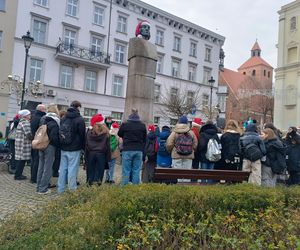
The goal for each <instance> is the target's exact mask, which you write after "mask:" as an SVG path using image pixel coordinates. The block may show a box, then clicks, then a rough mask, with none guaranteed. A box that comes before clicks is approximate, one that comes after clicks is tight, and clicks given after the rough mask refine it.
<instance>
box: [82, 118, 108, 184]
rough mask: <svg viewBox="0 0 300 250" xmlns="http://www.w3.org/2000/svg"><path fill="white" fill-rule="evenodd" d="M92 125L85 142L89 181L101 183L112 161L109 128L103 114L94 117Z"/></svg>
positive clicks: (89, 182)
mask: <svg viewBox="0 0 300 250" xmlns="http://www.w3.org/2000/svg"><path fill="white" fill-rule="evenodd" d="M91 126H92V129H90V130H88V131H87V134H86V144H85V162H86V165H87V166H86V172H87V181H88V184H89V185H92V184H94V183H97V184H98V185H101V183H102V179H103V175H104V170H105V168H108V162H110V161H111V149H110V137H109V130H108V128H107V127H106V125H105V124H104V117H103V116H102V115H101V114H96V115H94V116H93V117H92V119H91ZM106 166H107V167H106Z"/></svg>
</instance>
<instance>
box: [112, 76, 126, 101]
mask: <svg viewBox="0 0 300 250" xmlns="http://www.w3.org/2000/svg"><path fill="white" fill-rule="evenodd" d="M123 80H124V77H123V76H114V78H113V85H112V95H113V96H122V94H123Z"/></svg>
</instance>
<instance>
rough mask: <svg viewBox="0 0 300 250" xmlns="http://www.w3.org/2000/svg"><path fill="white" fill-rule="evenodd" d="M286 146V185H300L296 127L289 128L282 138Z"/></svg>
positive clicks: (299, 146)
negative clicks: (287, 174) (287, 175)
mask: <svg viewBox="0 0 300 250" xmlns="http://www.w3.org/2000/svg"><path fill="white" fill-rule="evenodd" d="M284 142H285V144H286V145H287V158H288V159H287V168H288V172H289V175H290V177H289V180H288V185H295V184H300V135H299V134H298V133H297V128H296V127H290V128H289V129H288V133H287V134H286V137H285V138H284Z"/></svg>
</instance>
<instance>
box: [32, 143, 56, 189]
mask: <svg viewBox="0 0 300 250" xmlns="http://www.w3.org/2000/svg"><path fill="white" fill-rule="evenodd" d="M55 150H56V148H55V147H54V146H52V145H50V144H49V145H48V147H47V148H46V149H45V150H44V151H42V150H40V151H39V168H38V172H37V189H36V191H37V192H41V193H44V192H47V190H48V185H49V183H50V179H51V176H52V165H53V162H54V158H55Z"/></svg>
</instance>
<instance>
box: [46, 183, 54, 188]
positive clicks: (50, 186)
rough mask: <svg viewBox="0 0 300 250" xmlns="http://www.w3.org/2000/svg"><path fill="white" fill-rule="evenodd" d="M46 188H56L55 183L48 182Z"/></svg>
mask: <svg viewBox="0 0 300 250" xmlns="http://www.w3.org/2000/svg"><path fill="white" fill-rule="evenodd" d="M48 188H56V185H55V184H50V183H49V185H48Z"/></svg>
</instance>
